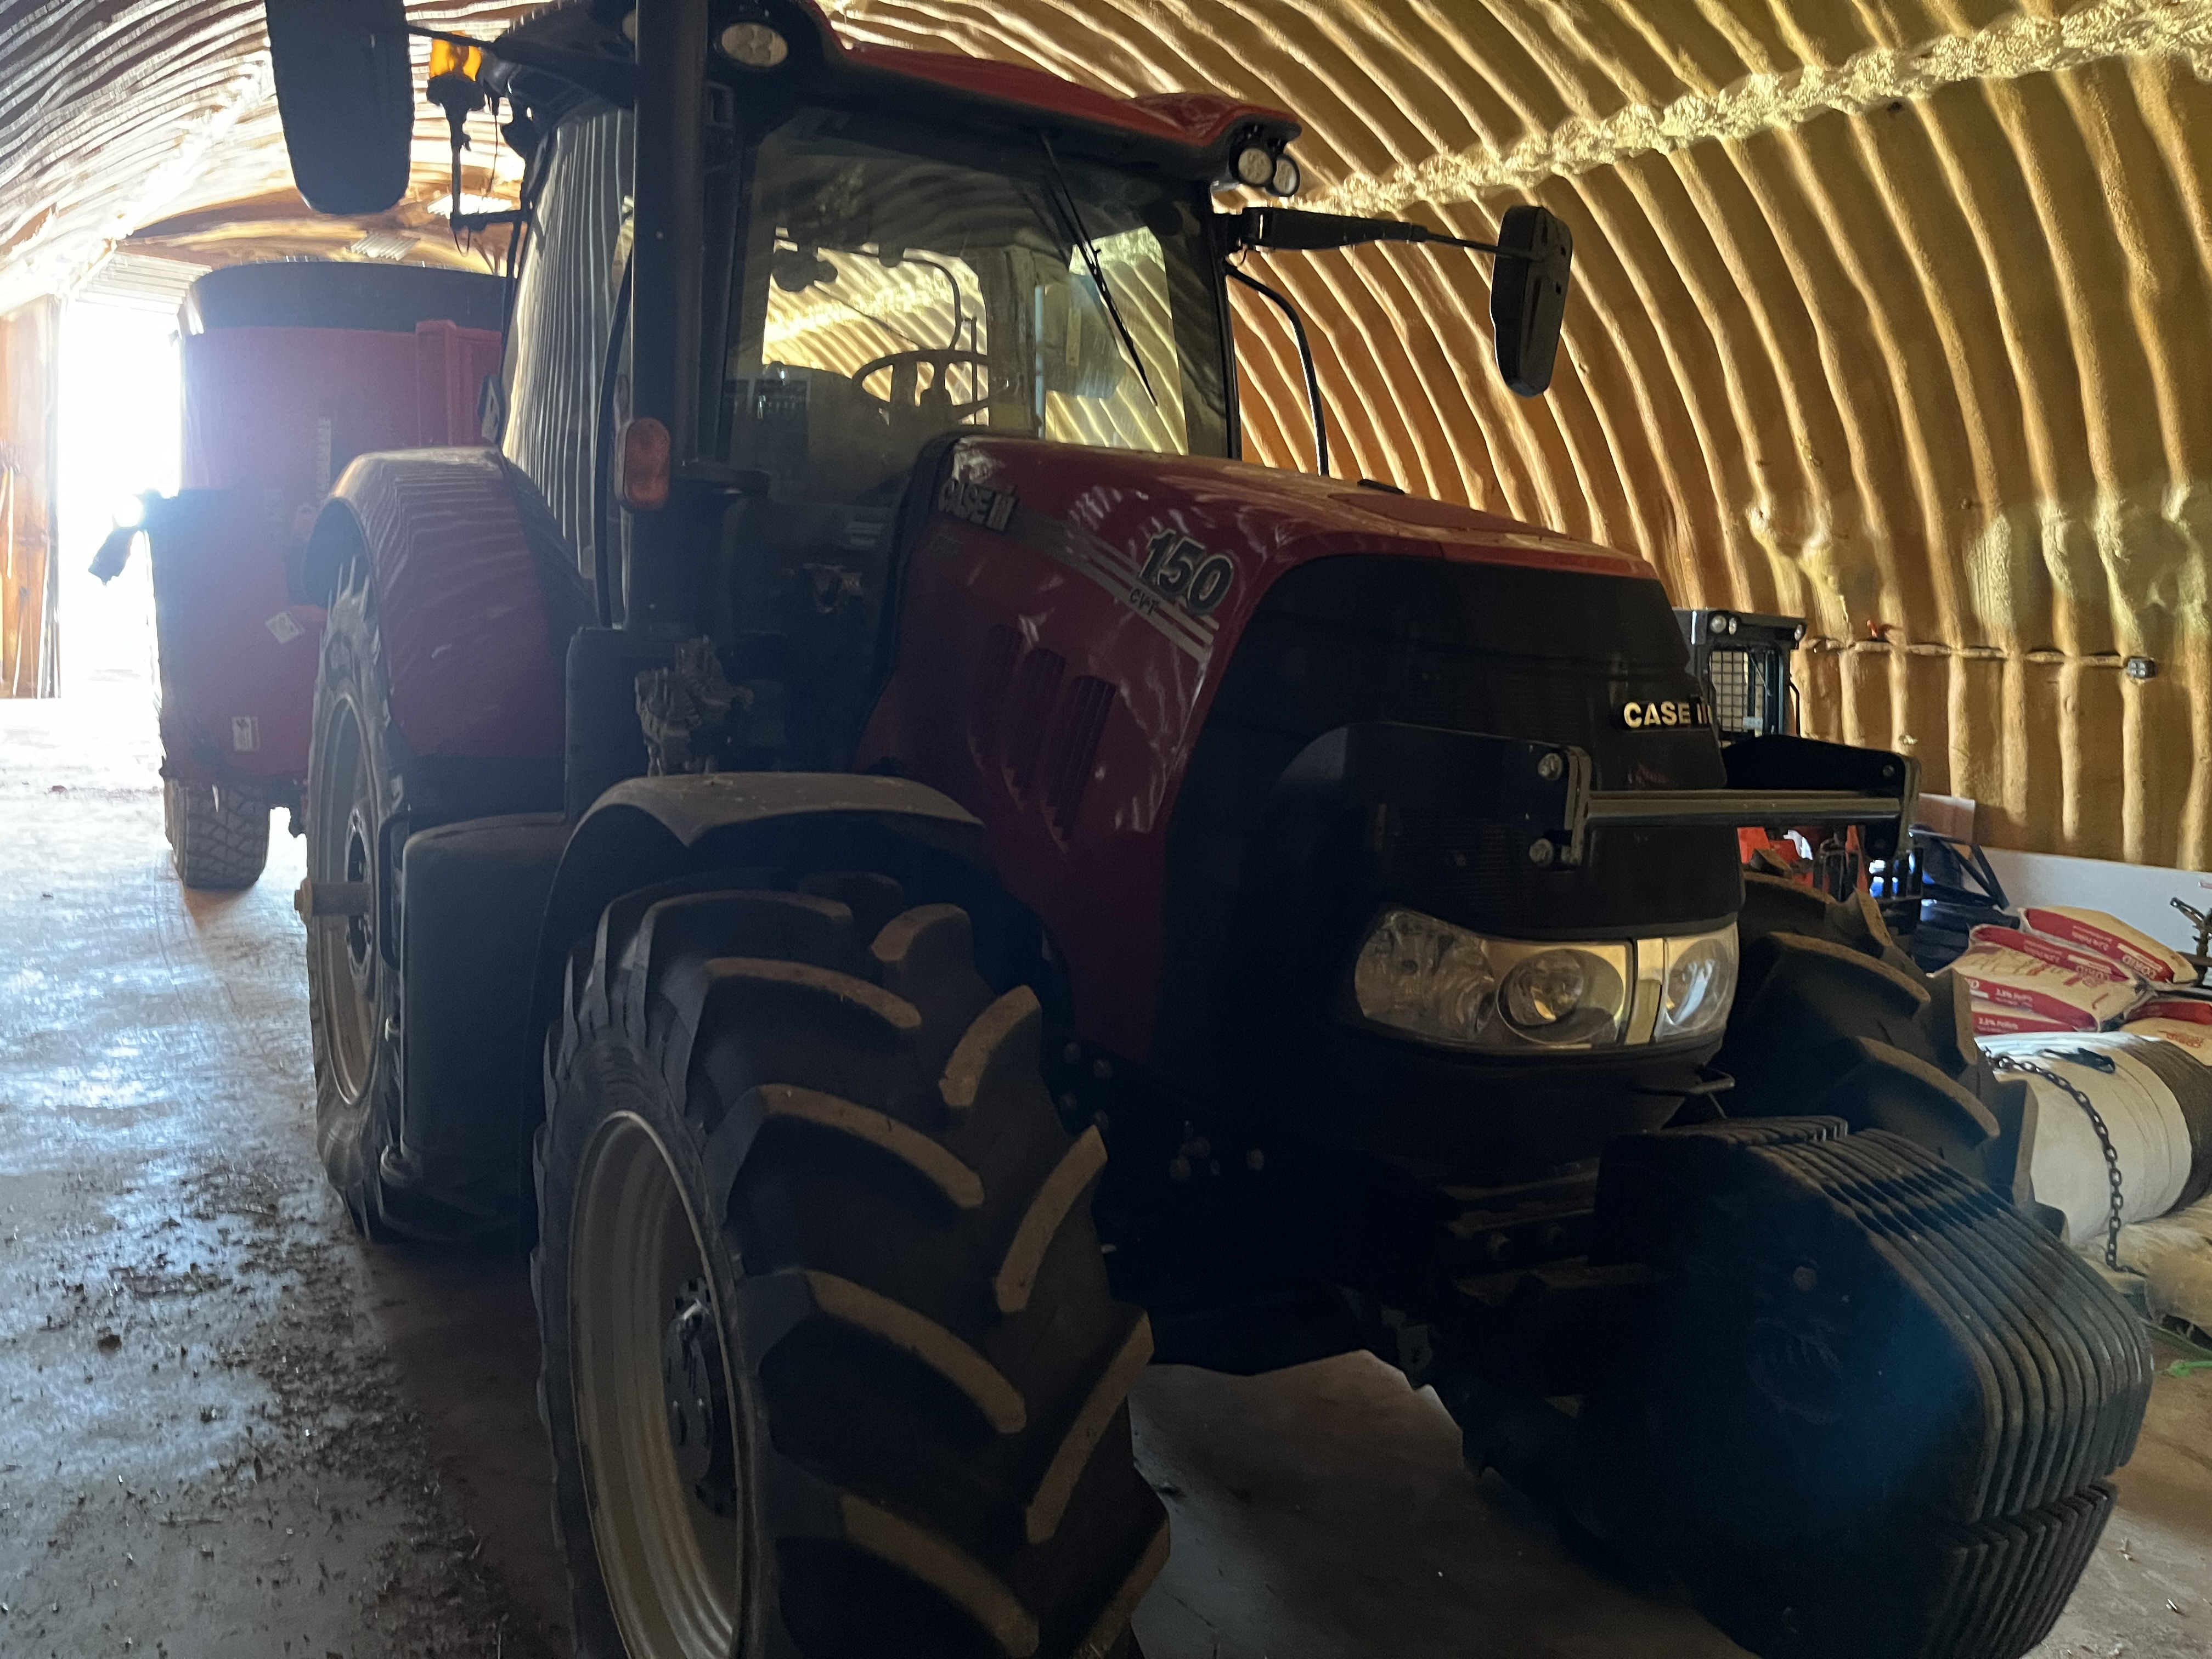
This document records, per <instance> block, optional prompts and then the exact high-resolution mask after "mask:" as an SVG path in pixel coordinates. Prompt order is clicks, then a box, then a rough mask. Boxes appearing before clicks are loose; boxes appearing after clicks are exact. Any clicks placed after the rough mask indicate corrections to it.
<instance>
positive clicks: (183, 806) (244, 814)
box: [161, 778, 269, 893]
mask: <svg viewBox="0 0 2212 1659" xmlns="http://www.w3.org/2000/svg"><path fill="white" fill-rule="evenodd" d="M161 817H162V824H163V828H164V829H167V832H168V838H169V861H170V863H171V864H172V865H173V866H174V867H175V869H176V872H177V879H178V880H179V881H180V882H182V883H184V884H185V886H187V887H191V888H195V889H197V890H200V891H203V892H216V893H223V892H236V891H238V890H240V889H241V888H246V887H251V886H252V885H253V884H254V883H255V882H257V881H258V880H260V879H261V872H262V870H263V868H264V866H266V865H267V864H268V862H269V804H268V802H266V801H263V800H256V799H253V798H252V796H250V795H244V794H240V793H237V792H236V791H230V792H227V793H224V794H222V795H221V796H220V797H218V796H217V794H216V791H215V790H214V789H213V788H212V787H210V786H208V785H207V784H204V783H184V782H180V781H178V780H177V779H175V778H166V779H164V780H163V781H162V783H161Z"/></svg>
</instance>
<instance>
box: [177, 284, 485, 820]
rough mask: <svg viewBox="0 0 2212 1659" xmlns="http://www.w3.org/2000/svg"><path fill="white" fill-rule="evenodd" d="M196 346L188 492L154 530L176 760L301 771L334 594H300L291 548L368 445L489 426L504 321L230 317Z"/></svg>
mask: <svg viewBox="0 0 2212 1659" xmlns="http://www.w3.org/2000/svg"><path fill="white" fill-rule="evenodd" d="M179 349H180V351H181V354H182V364H181V368H182V375H183V393H184V396H183V403H184V453H183V458H182V459H183V465H182V483H183V486H184V489H185V491H186V492H188V494H187V495H185V497H182V498H180V499H179V501H177V502H175V503H172V504H169V509H170V510H168V511H167V512H166V513H157V515H156V517H155V521H154V524H153V526H152V531H153V533H152V535H151V538H150V539H151V541H152V544H153V555H152V557H153V573H154V606H155V628H156V633H157V637H158V639H159V641H160V650H161V740H162V747H163V750H164V755H165V768H166V770H167V774H168V775H170V776H172V777H175V778H178V779H180V780H182V781H185V782H188V783H228V784H235V783H240V782H241V781H246V780H271V781H274V780H284V781H289V780H293V779H297V778H301V777H304V776H305V775H306V773H307V734H308V728H309V724H310V720H311V716H312V704H313V700H314V688H315V669H316V663H317V659H318V656H319V647H320V643H321V640H322V630H323V612H322V608H321V607H320V606H319V605H308V604H305V603H300V602H297V601H295V599H294V597H293V593H292V592H291V589H290V585H289V577H288V568H287V567H288V564H289V563H296V561H297V557H298V553H299V550H300V548H301V545H302V544H304V542H305V540H306V538H307V529H308V526H309V525H310V524H311V522H312V520H313V514H314V512H315V510H316V509H317V508H318V507H320V505H321V504H322V501H323V499H324V497H325V495H326V494H327V492H328V491H329V489H330V487H331V482H332V480H333V479H335V478H336V477H337V476H338V475H339V474H340V473H341V472H343V471H344V469H345V467H346V465H347V464H348V463H349V461H351V460H352V459H354V458H355V457H356V456H357V455H362V454H366V453H370V452H373V451H377V450H386V449H404V448H411V447H415V446H416V445H418V444H422V443H453V442H465V441H468V440H469V439H470V438H471V436H472V435H473V434H474V433H475V430H476V427H477V412H476V401H477V388H478V387H479V386H481V385H482V383H483V378H484V376H485V375H486V374H491V373H495V372H496V370H497V368H498V363H499V351H500V341H499V337H498V336H497V335H496V334H493V333H489V332H487V331H482V330H476V329H465V328H460V327H458V326H456V325H454V324H453V323H450V322H445V321H432V322H425V323H422V324H421V325H418V326H417V327H416V329H415V331H413V332H411V333H403V332H398V331H382V330H370V329H341V328H251V327H248V328H228V327H227V328H213V329H208V330H205V331H202V332H198V333H188V334H186V335H185V337H184V338H183V339H182V341H181V342H180V343H179Z"/></svg>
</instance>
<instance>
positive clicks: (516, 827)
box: [386, 812, 568, 1191]
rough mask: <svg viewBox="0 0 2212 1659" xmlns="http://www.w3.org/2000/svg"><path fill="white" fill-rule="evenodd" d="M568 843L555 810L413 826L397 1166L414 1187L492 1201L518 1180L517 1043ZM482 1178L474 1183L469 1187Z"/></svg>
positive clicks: (530, 1099)
mask: <svg viewBox="0 0 2212 1659" xmlns="http://www.w3.org/2000/svg"><path fill="white" fill-rule="evenodd" d="M567 841H568V825H567V823H566V822H565V821H564V820H563V819H562V817H561V815H560V814H559V813H558V812H532V813H522V814H519V815H514V816H510V817H490V818H471V819H466V820H464V821H463V822H461V823H447V824H441V825H439V826H438V827H437V828H435V829H422V830H417V831H416V833H415V834H413V835H411V836H408V837H407V841H406V844H405V847H404V851H403V852H402V854H401V859H400V869H401V872H402V877H401V881H402V885H401V894H402V897H401V901H400V905H399V910H400V951H401V955H402V963H403V965H402V971H401V974H400V981H399V983H400V996H401V999H402V1001H401V1014H400V1052H401V1054H402V1056H403V1058H402V1062H401V1067H402V1069H401V1077H402V1079H403V1080H402V1083H401V1087H400V1095H399V1098H400V1109H399V1119H400V1121H399V1122H398V1125H396V1126H395V1133H394V1136H393V1142H394V1144H393V1146H392V1149H391V1150H390V1151H388V1152H386V1159H387V1161H389V1160H392V1159H394V1158H396V1159H397V1160H398V1163H399V1164H400V1165H401V1168H402V1170H403V1171H404V1172H405V1173H406V1174H408V1175H410V1176H412V1177H414V1179H415V1181H416V1184H417V1185H428V1184H430V1182H432V1181H433V1180H435V1179H444V1180H447V1181H458V1182H462V1183H463V1184H465V1185H466V1186H469V1187H471V1188H477V1187H482V1188H486V1189H489V1190H492V1191H496V1190H498V1188H499V1187H500V1185H501V1182H503V1180H504V1179H506V1178H507V1177H509V1176H511V1175H512V1173H513V1163H512V1147H513V1136H514V1126H515V1124H516V1123H517V1121H520V1120H521V1119H523V1118H525V1117H529V1116H532V1115H533V1109H534V1108H535V1107H536V1105H537V1097H536V1094H535V1091H532V1092H530V1093H525V1094H518V1092H517V1091H516V1084H517V1081H518V1079H517V1076H516V1073H515V1070H514V1064H513V1055H514V1045H515V1044H516V1043H517V1042H520V1041H521V1040H522V1037H523V1035H524V1033H525V1032H526V1030H528V1028H529V1024H530V1013H531V1004H530V990H531V986H532V977H531V969H532V952H533V951H535V950H536V949H537V945H538V931H539V924H540V921H542V919H543V918H544V914H545V896H546V893H547V891H548V890H550V888H551V886H552V884H553V876H554V872H555V871H556V869H557V868H558V866H559V863H560V860H561V855H562V851H563V849H564V848H565V846H566V843H567ZM471 1177H473V1179H471Z"/></svg>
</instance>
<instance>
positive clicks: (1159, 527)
mask: <svg viewBox="0 0 2212 1659" xmlns="http://www.w3.org/2000/svg"><path fill="white" fill-rule="evenodd" d="M951 475H952V477H953V480H954V483H952V484H951V485H949V486H948V487H947V488H946V489H945V491H943V492H942V493H941V494H940V496H939V510H938V512H937V513H935V514H934V515H933V517H932V518H931V519H930V520H928V521H927V525H926V526H925V527H924V528H923V530H922V532H921V537H920V539H919V542H918V544H916V545H915V547H914V548H912V549H910V550H908V552H907V558H908V578H907V582H906V597H905V603H904V607H903V614H902V616H901V617H900V623H899V640H900V646H899V656H898V659H897V664H896V669H895V671H894V672H893V673H892V676H891V678H890V683H889V685H888V687H887V688H886V690H885V692H884V696H883V698H882V700H881V702H879V703H878V706H877V708H876V710H875V714H874V715H873V718H872V720H870V722H869V726H868V728H867V731H866V735H865V736H864V738H863V739H862V741H861V744H860V752H859V754H858V755H857V756H856V757H855V763H856V764H857V765H858V766H860V767H861V768H868V767H872V766H879V765H884V764H886V763H889V764H891V765H895V766H896V768H897V769H898V770H899V771H900V772H901V773H902V774H903V775H906V776H908V777H912V778H915V779H918V780H920V781H922V782H925V783H927V784H930V785H932V786H933V787H936V788H938V789H940V790H943V791H944V792H945V793H946V794H948V795H950V796H951V797H952V798H953V799H955V800H957V801H958V802H959V803H960V804H961V805H963V806H965V807H966V808H967V809H968V810H969V811H971V812H973V813H975V816H976V817H978V818H980V819H981V820H982V822H983V823H984V825H985V827H986V829H987V832H988V834H989V837H990V844H991V850H992V854H993V857H994V861H995V863H996V864H997V866H998V868H999V871H1000V876H1001V878H1002V879H1003V880H1004V881H1005V882H1006V885H1007V888H1008V890H1010V891H1011V892H1012V893H1013V895H1014V896H1016V897H1018V899H1020V900H1021V901H1022V902H1024V903H1025V904H1027V905H1029V906H1030V908H1032V909H1034V910H1035V911H1036V913H1037V914H1038V915H1040V916H1041V917H1042V919H1043V921H1044V923H1045V925H1046V927H1048V929H1049V930H1050V933H1051V934H1052V937H1053V939H1054V942H1055V945H1056V946H1057V948H1058V949H1059V950H1060V951H1062V952H1063V953H1064V954H1065V956H1066V965H1067V969H1068V973H1069V975H1070V979H1071V981H1072V984H1073V991H1074V1000H1075V1007H1076V1010H1077V1024H1078V1031H1079V1035H1080V1036H1082V1037H1083V1038H1084V1039H1085V1041H1087V1042H1096V1043H1098V1044H1100V1045H1101V1046H1103V1047H1104V1048H1108V1049H1110V1050H1111V1051H1113V1052H1115V1053H1116V1054H1121V1055H1123V1056H1125V1057H1126V1058H1128V1059H1130V1060H1143V1059H1145V1058H1146V1055H1147V1054H1149V1052H1150V1050H1151V1046H1152V1020H1153V1011H1154V996H1155V990H1156V987H1157V985H1158V975H1159V964H1160V951H1161V948H1162V943H1161V915H1160V900H1161V894H1162V892H1163V891H1164V886H1165V878H1166V849H1167V826H1168V821H1169V818H1170V815H1171V814H1172V813H1173V811H1174V810H1175V804H1176V791H1177V788H1178V787H1179V786H1180V784H1181V782H1182V776H1183V773H1184V770H1185V769H1186V767H1187V766H1188V762H1189V758H1190V755H1191V750H1192V747H1193V745H1194V744H1195V742H1196V740H1197V738H1198V733H1199V732H1200V728H1201V726H1203V724H1204V722H1205V720H1206V711H1207V709H1208V708H1209V706H1210V704H1211V702H1212V696H1213V694H1214V692H1215V690H1216V689H1217V688H1218V685H1219V683H1220V679H1221V675H1222V672H1223V671H1224V670H1225V668H1226V666H1227V665H1228V662H1229V659H1230V656H1231V653H1232V652H1233V651H1234V650H1235V649H1236V647H1237V641H1238V639H1239V637H1240V636H1241V635H1242V634H1243V629H1244V627H1245V625H1246V623H1248V622H1249V620H1250V618H1251V616H1252V614H1253V612H1254V611H1255V608H1256V607H1257V606H1258V605H1259V602H1260V600H1261V597H1262V596H1263V595H1264V594H1265V593H1266V592H1267V590H1268V588H1269V587H1271V586H1273V584H1274V582H1275V581H1276V580H1277V579H1279V577H1281V576H1282V575H1283V574H1285V572H1287V571H1290V570H1292V569H1294V568H1297V567H1298V566H1300V565H1303V564H1306V563H1310V562H1313V561H1315V560H1319V559H1325V558H1332V557H1337V556H1356V555H1370V556H1371V555H1395V556H1401V557H1407V556H1412V557H1421V558H1436V559H1448V560H1471V561H1477V562H1488V563H1507V564H1521V565H1534V566H1539V567H1541V568H1547V569H1559V570H1577V571H1586V572H1592V573H1596V574H1613V575H1620V576H1623V577H1632V578H1638V579H1644V580H1650V579H1651V578H1652V576H1653V573H1652V571H1651V568H1650V566H1648V565H1647V564H1645V563H1644V562H1643V561H1642V560H1641V559H1638V558H1635V557H1633V556H1630V555H1627V554H1624V553H1618V552H1614V551H1613V550H1609V549H1607V548H1601V547H1597V546H1594V545H1592V544H1589V543H1586V542H1580V541H1577V540H1574V539H1573V538H1569V537H1565V536H1559V535H1555V534H1553V533H1552V532H1548V531H1543V530H1539V529H1536V528H1534V527H1533V526H1528V525H1524V524H1520V523H1517V522H1516V521H1514V520H1510V519H1504V518H1499V517H1498V516H1496V515H1494V514H1492V513H1480V512H1476V511H1475V510H1474V509H1473V508H1469V507H1455V506H1452V505H1450V504H1449V503H1446V502H1442V501H1425V500H1422V499H1419V498H1418V497H1413V496H1407V495H1395V494H1392V493H1390V492H1388V491H1383V490H1374V489H1362V488H1359V487H1358V486H1356V485H1348V484H1345V483H1340V482H1338V481H1336V480H1334V479H1326V478H1313V477H1306V476H1304V475H1302V474H1297V473H1290V472H1280V471H1273V470H1270V469H1267V468H1264V467H1259V466H1253V465H1246V464H1244V463H1243V462H1237V461H1222V460H1209V459H1187V458H1178V457H1164V456H1158V455H1149V454H1139V453H1131V452H1128V451H1123V450H1111V449H1085V448H1076V447H1069V446H1066V445H1056V444H1046V443H1042V442H1038V441H1030V440H1018V439H995V438H975V439H970V440H968V441H965V442H963V443H962V444H961V445H960V447H958V448H957V450H956V451H955V452H954V454H953V458H952V460H951ZM1009 495H1011V496H1012V498H1013V502H1014V504H1013V506H1012V510H1011V513H1007V512H1006V511H1005V509H1003V508H1000V511H998V512H997V513H994V510H993V509H994V507H999V504H1000V502H1002V501H1004V500H1005V498H1006V497H1007V496H1009ZM994 521H996V522H1000V523H1003V525H1004V526H1005V527H1004V529H1003V530H994V529H993V528H992V527H991V526H992V524H993V523H994ZM1148 571H1149V575H1148Z"/></svg>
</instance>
